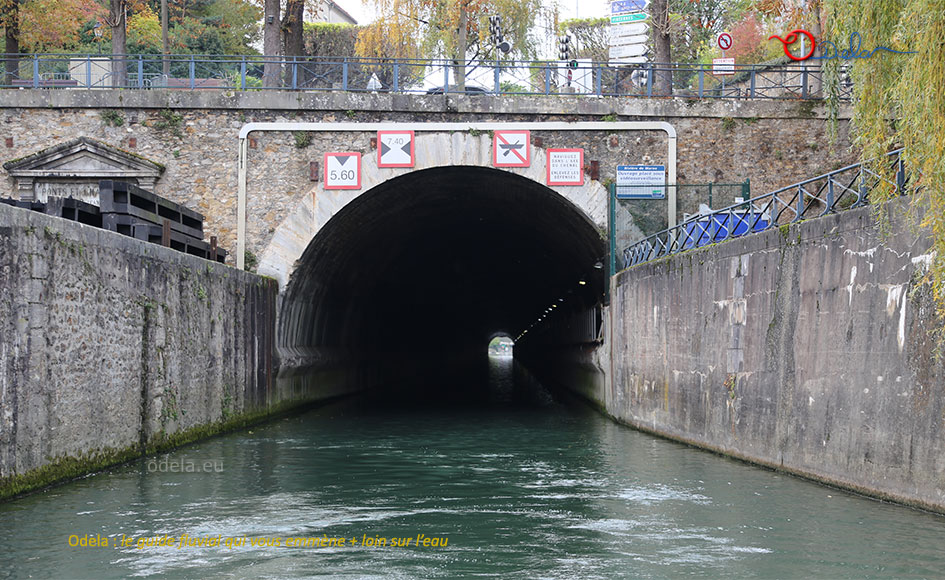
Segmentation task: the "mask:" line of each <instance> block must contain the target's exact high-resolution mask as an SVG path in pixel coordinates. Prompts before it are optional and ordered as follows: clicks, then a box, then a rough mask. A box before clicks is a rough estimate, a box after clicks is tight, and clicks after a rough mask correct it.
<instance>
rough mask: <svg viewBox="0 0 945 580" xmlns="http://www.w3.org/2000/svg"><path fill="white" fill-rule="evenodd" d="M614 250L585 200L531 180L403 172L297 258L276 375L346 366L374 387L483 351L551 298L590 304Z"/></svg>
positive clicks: (473, 171) (456, 169)
mask: <svg viewBox="0 0 945 580" xmlns="http://www.w3.org/2000/svg"><path fill="white" fill-rule="evenodd" d="M606 252H607V243H606V241H605V238H604V237H603V236H602V234H601V232H599V231H598V228H597V227H595V225H594V223H593V222H592V221H591V220H590V219H589V218H588V217H587V216H586V215H585V214H584V213H583V212H582V211H581V210H580V209H579V208H577V207H576V206H575V205H573V204H572V203H571V202H570V201H568V200H566V199H564V198H563V197H562V196H561V195H559V194H558V193H556V192H555V191H553V190H551V189H549V188H547V187H546V186H544V185H542V184H539V183H537V182H535V181H533V180H531V179H528V178H525V177H521V176H518V175H515V174H512V173H510V172H506V171H501V170H496V169H492V168H486V167H474V166H450V167H438V168H432V169H425V170H420V171H415V172H412V173H409V174H406V175H402V176H399V177H396V178H394V179H391V180H389V181H386V182H383V183H381V184H380V185H378V186H376V187H374V188H373V189H372V190H370V191H368V192H365V193H364V194H362V195H360V196H359V197H357V198H356V199H354V200H353V201H352V202H351V203H349V204H348V205H346V206H345V207H344V208H342V209H341V210H340V211H339V212H338V213H337V214H336V215H334V217H332V218H331V219H330V220H329V221H328V222H327V223H326V224H325V225H324V226H323V227H322V228H321V229H320V230H319V231H318V233H317V234H316V236H315V237H314V238H313V240H312V241H311V243H310V244H309V245H308V247H307V249H306V250H305V252H304V253H303V255H302V257H301V259H300V260H299V261H298V263H297V265H296V268H295V271H294V273H293V274H292V276H291V278H290V280H289V283H288V284H287V287H286V289H285V293H284V298H283V301H282V308H281V313H280V321H279V343H280V344H279V346H280V348H279V353H280V357H279V358H280V375H293V376H299V375H303V374H309V375H310V374H311V373H313V372H315V371H322V370H326V369H329V368H331V369H333V371H338V370H339V369H344V370H345V371H346V373H342V374H345V375H346V376H347V379H348V380H349V381H351V380H354V381H357V382H359V386H368V384H367V383H373V384H378V383H383V382H386V381H388V380H391V379H392V378H393V377H395V376H398V375H404V374H406V376H410V377H411V378H415V377H417V376H418V375H419V374H426V373H430V372H434V370H435V369H437V368H441V370H442V365H452V366H455V364H456V363H457V362H461V361H465V360H468V359H469V358H471V357H481V356H482V355H484V345H486V344H488V341H489V339H490V338H491V337H493V336H495V335H496V334H507V335H509V336H511V337H518V336H519V335H520V334H521V333H522V331H524V330H526V329H528V328H529V327H530V326H531V325H533V323H535V322H536V320H538V319H539V317H541V316H542V315H543V314H545V315H546V316H547V314H546V311H548V309H549V308H550V307H551V305H552V304H555V305H556V307H555V308H554V309H553V313H554V314H555V316H558V317H561V318H559V319H563V317H566V316H567V313H569V312H571V313H575V312H579V311H587V310H588V309H589V308H594V306H595V305H596V304H597V303H598V301H599V300H600V298H601V297H602V295H603V294H604V291H605V284H606V273H605V269H603V268H601V267H600V266H601V264H600V263H601V262H603V263H606V257H605V255H606ZM595 266H596V267H595ZM555 316H547V318H546V320H545V322H550V323H553V322H554V320H555ZM527 337H528V335H527V334H526V336H525V337H523V339H522V340H521V341H520V342H519V343H517V344H527V341H528V339H527ZM430 361H438V362H439V363H442V364H430ZM332 376H333V377H336V378H337V377H338V376H339V373H337V372H333V373H332Z"/></svg>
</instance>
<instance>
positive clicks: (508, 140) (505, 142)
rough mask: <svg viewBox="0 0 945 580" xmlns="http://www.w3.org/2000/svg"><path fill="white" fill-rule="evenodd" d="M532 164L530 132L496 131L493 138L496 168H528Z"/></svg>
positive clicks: (493, 160)
mask: <svg viewBox="0 0 945 580" xmlns="http://www.w3.org/2000/svg"><path fill="white" fill-rule="evenodd" d="M531 163H532V147H531V133H530V132H529V131H496V132H495V136H494V137H493V138H492V165H493V166H494V167H528V166H529V165H531Z"/></svg>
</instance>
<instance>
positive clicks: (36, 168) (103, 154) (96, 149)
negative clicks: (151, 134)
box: [3, 137, 164, 201]
mask: <svg viewBox="0 0 945 580" xmlns="http://www.w3.org/2000/svg"><path fill="white" fill-rule="evenodd" d="M3 168H4V169H6V170H7V173H9V174H10V175H11V176H12V177H13V178H14V180H16V185H17V190H19V191H20V195H21V197H22V198H23V199H39V198H40V197H42V195H41V194H40V190H42V191H43V192H46V191H47V190H48V189H49V187H40V188H38V187H37V184H38V183H45V184H50V183H56V184H63V185H65V184H72V185H82V186H84V188H89V187H92V186H93V185H94V186H97V184H98V181H99V180H102V179H114V180H121V181H130V182H132V183H135V184H137V185H138V186H139V187H142V188H144V189H148V190H152V189H153V188H154V185H155V183H156V182H157V180H158V179H159V178H160V177H161V174H162V173H164V166H163V165H161V164H159V163H155V162H153V161H149V160H147V159H145V158H143V157H138V156H136V155H133V154H131V153H128V152H127V151H122V150H121V149H118V148H115V147H112V146H111V145H106V144H105V143H102V142H100V141H96V140H94V139H89V138H87V137H79V138H78V139H73V140H72V141H68V142H66V143H61V144H59V145H56V146H53V147H50V148H48V149H43V150H42V151H39V152H37V153H33V154H32V155H29V156H27V157H23V158H20V159H15V160H13V161H8V162H6V163H4V164H3ZM37 194H40V195H37ZM83 197H85V196H83ZM40 201H42V200H40Z"/></svg>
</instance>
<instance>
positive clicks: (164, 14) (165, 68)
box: [161, 0, 171, 78]
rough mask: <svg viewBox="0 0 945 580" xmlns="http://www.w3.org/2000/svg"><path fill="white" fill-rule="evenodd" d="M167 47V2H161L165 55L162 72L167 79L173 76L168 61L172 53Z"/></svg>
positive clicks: (162, 44)
mask: <svg viewBox="0 0 945 580" xmlns="http://www.w3.org/2000/svg"><path fill="white" fill-rule="evenodd" d="M167 45H168V42H167V0H161V53H162V54H163V55H164V58H163V59H162V60H161V72H162V73H163V74H164V77H165V78H167V77H169V76H171V63H170V61H168V60H167V55H168V53H169V52H170V51H169V50H168V47H167Z"/></svg>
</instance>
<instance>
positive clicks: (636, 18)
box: [610, 12, 650, 24]
mask: <svg viewBox="0 0 945 580" xmlns="http://www.w3.org/2000/svg"><path fill="white" fill-rule="evenodd" d="M649 17H650V15H649V14H647V13H646V12H634V13H633V14H618V15H616V16H611V17H610V23H611V24H626V23H628V22H643V21H644V20H647V19H648V18H649Z"/></svg>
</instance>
